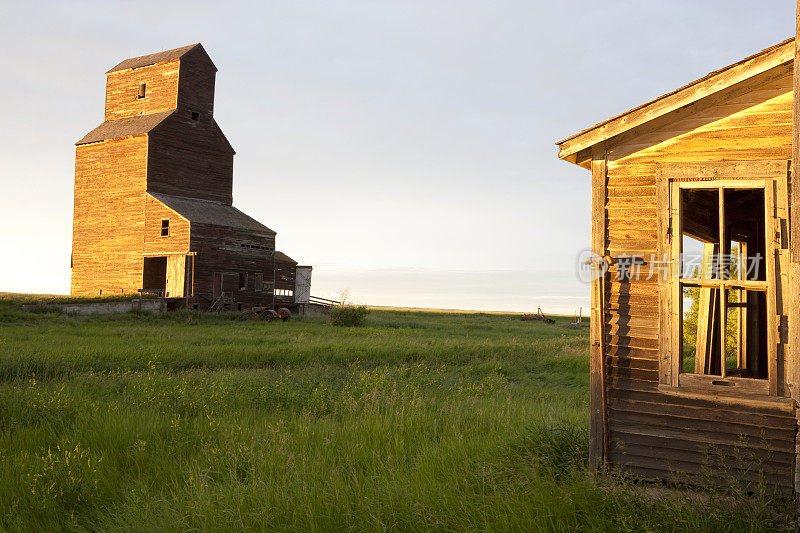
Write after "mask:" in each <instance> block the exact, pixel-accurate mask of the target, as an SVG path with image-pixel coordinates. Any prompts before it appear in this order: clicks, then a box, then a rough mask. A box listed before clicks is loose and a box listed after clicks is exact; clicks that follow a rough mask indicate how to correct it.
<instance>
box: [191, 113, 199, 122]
mask: <svg viewBox="0 0 800 533" xmlns="http://www.w3.org/2000/svg"><path fill="white" fill-rule="evenodd" d="M192 120H193V121H195V122H197V121H199V120H200V113H198V112H197V111H192Z"/></svg>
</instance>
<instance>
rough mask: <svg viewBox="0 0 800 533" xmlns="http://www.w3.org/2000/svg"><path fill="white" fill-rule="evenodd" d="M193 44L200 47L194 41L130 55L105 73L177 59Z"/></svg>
mask: <svg viewBox="0 0 800 533" xmlns="http://www.w3.org/2000/svg"><path fill="white" fill-rule="evenodd" d="M195 46H200V47H202V45H201V44H200V43H194V44H189V45H186V46H181V47H180V48H173V49H172V50H164V51H163V52H156V53H155V54H147V55H144V56H139V57H131V58H128V59H125V60H124V61H122V62H120V63H118V64H117V66H115V67H113V68H112V69H110V70H108V71H106V74H110V73H111V72H116V71H118V70H126V69H129V68H139V67H146V66H148V65H155V64H156V63H161V62H163V61H170V60H172V59H178V58H179V57H181V56H183V55H184V54H185V53H186V52H188V51H189V50H191V49H192V48H194V47H195Z"/></svg>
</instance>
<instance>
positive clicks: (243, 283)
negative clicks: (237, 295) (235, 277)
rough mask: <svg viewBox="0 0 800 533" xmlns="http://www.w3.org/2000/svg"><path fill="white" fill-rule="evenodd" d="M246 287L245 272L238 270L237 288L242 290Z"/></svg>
mask: <svg viewBox="0 0 800 533" xmlns="http://www.w3.org/2000/svg"><path fill="white" fill-rule="evenodd" d="M246 288H247V272H239V290H240V291H243V290H245V289H246Z"/></svg>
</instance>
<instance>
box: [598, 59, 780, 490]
mask: <svg viewBox="0 0 800 533" xmlns="http://www.w3.org/2000/svg"><path fill="white" fill-rule="evenodd" d="M791 88H792V78H791V65H789V66H788V67H779V68H778V69H773V70H772V71H770V72H769V73H767V74H765V75H763V76H760V77H759V78H758V79H756V80H753V82H751V84H750V85H749V86H746V87H737V88H735V89H732V90H730V91H726V92H725V93H723V94H720V95H715V97H712V98H711V99H710V101H708V102H705V103H704V102H702V101H701V102H698V103H696V104H693V105H691V106H689V107H688V108H684V109H682V110H679V111H676V112H674V113H673V114H671V115H670V117H669V118H668V119H663V120H662V119H659V120H658V121H656V123H655V125H650V126H648V128H647V131H642V130H641V128H640V129H639V130H638V131H637V130H633V131H631V132H628V133H625V134H623V135H620V136H618V137H617V138H616V139H612V140H611V142H609V144H608V147H607V150H608V151H607V154H608V155H607V157H608V163H607V188H606V191H605V192H606V195H607V202H606V215H607V234H606V247H607V251H608V253H609V254H610V255H611V256H612V257H617V256H619V255H622V254H636V255H642V256H644V257H646V258H648V257H649V256H650V254H655V253H656V251H657V242H658V240H657V237H658V236H657V212H656V209H657V206H656V171H655V165H656V163H662V162H688V161H708V162H719V161H736V160H740V161H753V160H776V159H785V160H788V159H790V158H791V149H792V147H791V131H792V92H791ZM595 194H597V191H595ZM613 270H614V269H613V267H612V271H613ZM643 272H645V273H647V267H645V268H644V270H643ZM605 308H606V314H605V324H606V335H605V351H606V356H607V357H606V365H607V366H606V372H607V375H608V380H609V381H608V396H609V423H610V433H611V434H610V437H611V438H610V445H611V449H610V460H611V463H612V465H616V466H620V467H623V468H624V469H627V470H628V471H630V472H632V473H635V474H639V475H642V476H645V477H653V478H668V477H670V476H671V475H673V474H674V473H678V474H688V475H697V474H698V473H703V475H707V476H708V477H709V478H712V480H715V479H718V480H720V481H724V478H725V477H726V476H728V475H733V476H734V477H736V478H738V479H740V480H742V481H745V482H753V481H756V480H757V479H758V476H759V474H758V470H759V469H760V470H761V471H762V472H764V473H765V474H767V479H766V481H767V482H768V483H773V484H775V485H777V486H779V487H781V488H783V489H787V490H790V489H791V487H792V485H793V475H794V473H793V469H794V463H795V444H794V442H795V417H794V410H793V408H792V407H791V405H790V404H787V403H775V402H772V403H770V402H760V403H759V402H754V401H749V402H748V401H740V400H736V399H733V400H730V401H726V400H723V399H719V398H717V399H715V398H714V397H713V396H692V395H689V394H683V393H680V394H673V393H665V392H660V391H659V388H658V384H659V362H658V348H659V337H660V335H659V309H660V306H659V286H658V278H657V276H656V275H653V277H652V279H649V280H648V279H639V280H638V281H637V280H632V281H630V282H625V283H620V282H618V281H616V279H615V277H614V274H613V272H612V277H611V282H610V283H608V290H607V292H606V294H605ZM695 480H697V478H695Z"/></svg>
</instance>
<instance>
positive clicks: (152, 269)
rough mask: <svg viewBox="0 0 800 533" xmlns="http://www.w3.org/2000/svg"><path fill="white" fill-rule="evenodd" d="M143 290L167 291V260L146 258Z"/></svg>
mask: <svg viewBox="0 0 800 533" xmlns="http://www.w3.org/2000/svg"><path fill="white" fill-rule="evenodd" d="M142 288H143V289H150V290H161V291H163V290H166V289H167V258H166V257H145V258H144V273H143V275H142Z"/></svg>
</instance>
